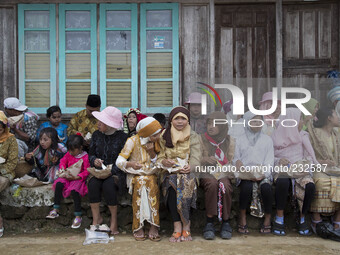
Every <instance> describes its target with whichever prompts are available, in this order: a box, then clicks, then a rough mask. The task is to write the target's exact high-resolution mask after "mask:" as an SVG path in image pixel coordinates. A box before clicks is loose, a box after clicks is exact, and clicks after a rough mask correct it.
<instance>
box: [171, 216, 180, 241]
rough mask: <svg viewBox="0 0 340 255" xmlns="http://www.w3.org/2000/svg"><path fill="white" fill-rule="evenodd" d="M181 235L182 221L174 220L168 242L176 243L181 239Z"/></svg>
mask: <svg viewBox="0 0 340 255" xmlns="http://www.w3.org/2000/svg"><path fill="white" fill-rule="evenodd" d="M181 235H182V222H180V221H175V222H174V232H173V234H172V236H171V237H170V239H169V242H171V243H178V242H180V241H181Z"/></svg>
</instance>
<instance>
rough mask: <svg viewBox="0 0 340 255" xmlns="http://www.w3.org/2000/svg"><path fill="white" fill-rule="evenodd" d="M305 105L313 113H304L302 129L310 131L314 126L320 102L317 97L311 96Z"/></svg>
mask: <svg viewBox="0 0 340 255" xmlns="http://www.w3.org/2000/svg"><path fill="white" fill-rule="evenodd" d="M303 106H304V107H305V108H306V109H307V110H308V111H309V112H310V113H311V115H307V116H306V115H304V114H303V127H302V130H304V131H307V132H309V130H310V129H311V128H312V125H313V119H314V118H315V114H316V112H317V111H318V110H319V108H320V104H319V102H318V101H317V100H316V99H314V98H311V99H310V100H309V101H308V102H307V103H304V104H303Z"/></svg>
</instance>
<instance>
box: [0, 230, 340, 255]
mask: <svg viewBox="0 0 340 255" xmlns="http://www.w3.org/2000/svg"><path fill="white" fill-rule="evenodd" d="M193 237H194V241H193V242H187V243H176V244H172V243H169V241H168V238H169V237H168V236H165V235H163V236H162V238H163V239H162V240H161V241H160V242H158V243H155V242H151V241H150V240H146V241H142V242H137V241H135V240H134V239H133V238H132V236H131V235H130V234H120V235H119V236H117V237H116V239H115V240H114V241H113V242H110V243H108V244H92V245H86V246H84V245H83V242H84V240H85V233H84V234H79V233H45V234H25V235H24V234H20V235H14V234H8V235H4V236H3V237H2V238H1V239H0V254H4V255H7V254H39V255H45V254H46V255H47V254H69V255H76V254H77V255H78V254H115V255H116V254H124V255H127V254H135V255H137V254H138V255H139V254H149V255H152V254H192V255H193V254H247V255H248V254H257V255H259V254H309V255H313V254H340V242H334V241H329V240H323V239H321V238H318V237H315V236H312V237H300V236H298V235H296V234H289V235H288V236H285V237H277V236H273V235H260V234H257V233H251V234H250V235H249V236H243V235H240V234H237V233H235V234H234V236H233V238H232V239H231V240H222V239H220V238H219V237H217V238H216V239H215V240H214V241H206V240H204V239H203V238H202V237H201V236H200V235H199V234H196V235H194V236H193Z"/></svg>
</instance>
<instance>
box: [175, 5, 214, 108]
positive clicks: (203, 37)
mask: <svg viewBox="0 0 340 255" xmlns="http://www.w3.org/2000/svg"><path fill="white" fill-rule="evenodd" d="M181 16H182V17H181V23H182V27H181V30H182V35H181V39H180V52H181V56H180V61H181V80H182V99H183V102H184V101H185V100H186V99H187V97H188V96H189V94H190V93H191V92H193V91H198V90H197V88H196V87H197V86H198V84H197V82H198V81H199V82H205V83H209V37H208V36H207V35H208V34H209V7H208V5H198V6H197V5H183V6H182V9H181Z"/></svg>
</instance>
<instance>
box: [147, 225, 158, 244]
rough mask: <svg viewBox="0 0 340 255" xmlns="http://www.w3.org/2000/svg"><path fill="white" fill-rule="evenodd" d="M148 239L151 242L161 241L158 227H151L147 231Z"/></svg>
mask: <svg viewBox="0 0 340 255" xmlns="http://www.w3.org/2000/svg"><path fill="white" fill-rule="evenodd" d="M149 239H150V240H151V241H160V240H161V237H160V236H159V233H158V227H156V226H154V225H151V227H150V230H149Z"/></svg>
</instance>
